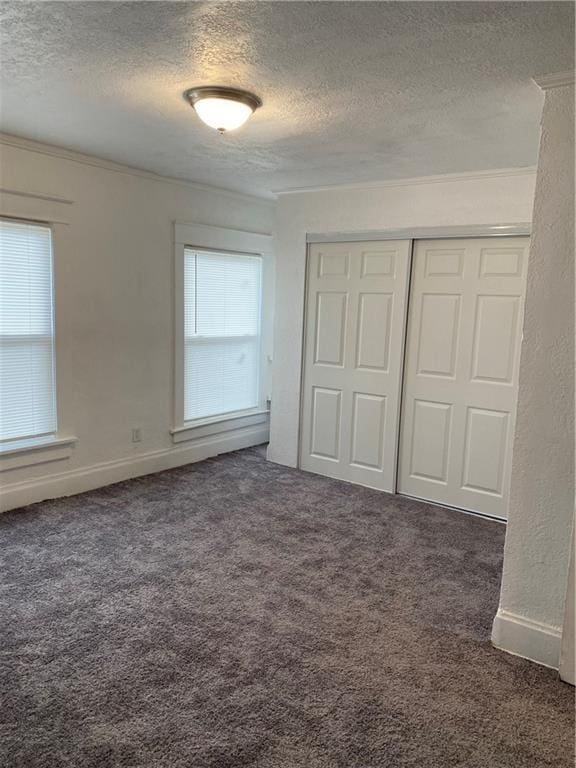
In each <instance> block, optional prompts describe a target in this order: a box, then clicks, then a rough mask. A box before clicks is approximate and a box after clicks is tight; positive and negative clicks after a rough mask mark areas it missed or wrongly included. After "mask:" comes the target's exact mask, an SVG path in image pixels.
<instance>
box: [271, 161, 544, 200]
mask: <svg viewBox="0 0 576 768" xmlns="http://www.w3.org/2000/svg"><path fill="white" fill-rule="evenodd" d="M535 175H536V166H532V165H530V166H525V167H524V168H497V169H495V170H492V171H469V172H466V173H443V174H438V175H436V176H413V177H409V178H404V179H389V180H387V181H365V182H355V183H351V184H325V185H322V186H317V187H294V188H291V189H282V190H280V189H275V190H273V192H274V194H275V195H278V197H281V196H282V195H294V194H302V193H305V192H338V191H340V190H342V191H346V190H353V189H357V190H370V189H385V188H387V187H412V186H416V185H419V184H445V183H450V182H457V181H481V180H482V179H500V178H508V177H514V176H535Z"/></svg>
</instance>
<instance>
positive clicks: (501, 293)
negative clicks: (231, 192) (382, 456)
mask: <svg viewBox="0 0 576 768" xmlns="http://www.w3.org/2000/svg"><path fill="white" fill-rule="evenodd" d="M527 261H528V238H527V237H506V238H498V239H495V238H478V239H469V240H468V239H467V240H422V241H418V242H415V243H414V255H413V266H412V281H411V295H410V311H409V318H408V336H407V347H406V365H405V373H404V392H403V405H402V410H403V413H402V427H401V430H402V431H401V444H400V465H399V483H398V490H399V491H400V492H401V493H405V494H408V495H410V496H417V497H420V498H423V499H429V500H431V501H437V502H440V503H442V504H447V505H450V506H455V507H460V508H462V509H469V510H473V511H477V512H483V513H486V514H490V515H494V516H497V517H502V518H504V517H506V510H507V502H508V486H509V480H510V464H511V454H512V440H513V435H514V421H515V413H516V399H517V390H518V366H519V358H520V341H521V336H522V317H523V303H524V301H523V299H524V291H525V283H526V268H527Z"/></svg>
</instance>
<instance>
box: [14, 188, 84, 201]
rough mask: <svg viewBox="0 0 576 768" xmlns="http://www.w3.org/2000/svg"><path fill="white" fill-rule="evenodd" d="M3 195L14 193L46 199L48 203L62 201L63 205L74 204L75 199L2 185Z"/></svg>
mask: <svg viewBox="0 0 576 768" xmlns="http://www.w3.org/2000/svg"><path fill="white" fill-rule="evenodd" d="M2 195H13V196H14V197H24V198H29V199H30V200H44V201H46V202H48V203H60V204H61V205H74V200H68V199H67V198H66V197H60V196H58V195H50V194H46V193H45V192H25V191H23V190H21V189H9V188H8V187H0V197H1V196H2Z"/></svg>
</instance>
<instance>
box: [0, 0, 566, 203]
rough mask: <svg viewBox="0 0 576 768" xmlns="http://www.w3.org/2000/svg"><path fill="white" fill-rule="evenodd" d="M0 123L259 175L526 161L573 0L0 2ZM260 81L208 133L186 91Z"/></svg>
mask: <svg viewBox="0 0 576 768" xmlns="http://www.w3.org/2000/svg"><path fill="white" fill-rule="evenodd" d="M1 19H2V24H1V29H2V31H1V35H2V37H1V38H0V43H1V47H0V60H1V64H2V75H1V80H0V88H1V91H2V122H1V125H2V130H4V131H5V132H9V133H14V134H18V135H21V136H25V137H28V138H33V139H37V140H40V141H45V142H50V143H53V144H59V145H62V146H65V147H69V148H71V149H77V150H80V151H83V152H86V153H91V154H94V155H98V156H101V157H105V158H108V159H111V160H116V161H119V162H122V163H126V164H130V165H134V166H136V167H139V168H144V169H147V170H151V171H154V172H157V173H160V174H164V175H169V176H175V177H180V178H185V179H188V180H193V181H199V182H204V183H209V184H214V185H217V186H223V187H228V188H234V189H239V190H241V191H248V192H254V193H268V192H269V191H270V190H271V189H272V190H276V189H279V190H281V189H286V188H291V187H302V186H315V185H322V184H338V183H345V182H364V181H374V180H384V179H393V178H401V177H402V178H406V177H411V176H424V175H431V174H440V173H450V172H459V171H474V170H483V169H494V168H503V167H521V166H529V165H533V164H534V163H535V162H536V156H537V149H538V135H539V117H540V111H541V107H542V95H541V93H540V91H539V89H538V88H537V87H536V86H535V85H534V83H532V82H531V80H530V78H531V77H532V76H533V75H538V74H542V73H547V72H557V71H563V70H568V69H571V68H572V66H573V63H574V52H573V46H574V41H573V33H574V23H573V22H574V8H573V4H572V3H568V2H526V3H507V2H486V3H481V2H474V3H469V2H446V3H445V2H434V3H426V2H424V3H422V2H399V3H388V2H336V3H333V2H295V3H290V2H284V3H282V2H242V3H233V2H208V3H205V2H202V3H194V2H173V3H169V2H148V3H146V2H143V3H116V2H90V3H86V2H73V3H70V2H43V3H29V2H4V3H2V8H1ZM202 84H223V85H231V86H238V87H243V88H248V89H250V90H254V91H255V92H256V93H257V94H258V95H260V96H261V97H262V98H263V100H264V106H263V108H262V109H261V110H259V111H258V112H257V113H256V114H255V115H254V117H253V118H252V119H251V121H250V122H249V123H248V124H247V125H246V126H245V127H244V129H243V130H241V131H240V132H238V133H237V134H231V135H229V136H225V137H221V136H218V135H217V134H216V133H215V132H214V131H212V130H211V129H209V128H207V127H206V126H204V125H203V124H201V123H200V122H199V120H198V119H197V118H196V117H195V115H194V113H193V112H192V110H191V108H190V107H189V105H188V104H187V103H186V102H185V101H184V99H183V98H182V92H183V91H184V90H185V89H186V88H188V87H190V86H194V85H202Z"/></svg>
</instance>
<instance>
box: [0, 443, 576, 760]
mask: <svg viewBox="0 0 576 768" xmlns="http://www.w3.org/2000/svg"><path fill="white" fill-rule="evenodd" d="M263 456H264V454H263V451H262V449H261V448H258V449H250V450H247V451H241V452H238V453H235V454H229V455H227V456H221V457H218V458H216V459H212V460H209V461H206V462H203V463H200V464H194V465H190V466H188V467H183V468H180V469H176V470H171V471H168V472H163V473H160V474H157V475H151V476H148V477H144V478H141V479H137V480H131V481H128V482H125V483H121V484H119V485H115V486H110V487H108V488H103V489H100V490H97V491H93V492H90V493H86V494H83V495H81V496H76V497H73V498H70V499H61V500H57V501H50V502H44V503H42V504H38V505H35V506H31V507H29V508H26V509H22V510H18V511H15V512H10V513H7V514H5V515H3V516H0V536H1V556H0V579H1V583H2V586H1V592H0V626H1V640H0V659H1V668H0V697H1V711H0V720H1V724H0V728H1V731H0V764H1V765H2V767H3V768H40V767H42V768H60V766H66V768H68V767H69V768H108V767H111V766H114V767H116V766H118V767H120V766H122V767H123V768H124V767H125V768H152V767H154V768H236V767H237V766H254V767H255V768H379V767H380V766H381V767H382V768H400V767H402V768H404V767H405V766H418V768H450V767H451V766H466V767H467V768H544V767H545V766H554V767H555V768H564V766H566V768H568V766H572V765H573V757H572V755H573V715H572V703H573V689H572V688H570V687H569V686H567V685H565V684H563V683H561V682H559V680H558V678H557V675H556V673H554V672H553V671H550V670H546V669H544V668H542V667H538V666H536V665H535V664H531V663H529V662H527V661H524V660H522V659H519V658H515V657H513V656H509V655H506V654H504V653H501V652H499V651H496V650H494V649H493V648H492V647H491V645H490V628H491V622H492V618H493V616H494V613H495V611H496V607H497V602H498V588H499V580H500V568H501V559H502V546H503V540H504V527H503V526H502V525H500V524H498V523H495V522H491V521H488V520H482V519H479V518H475V517H471V516H468V515H464V514H462V513H459V512H452V511H447V510H441V509H438V508H435V507H432V506H428V505H426V504H421V503H417V502H414V501H410V500H408V499H402V498H399V497H392V496H387V495H385V494H381V493H378V492H376V491H370V490H368V489H366V488H361V487H358V486H352V485H347V484H345V483H340V482H336V481H334V480H329V479H327V478H323V477H320V476H317V475H312V474H306V473H303V472H299V471H297V470H290V469H286V468H284V467H281V466H278V465H274V464H269V463H267V462H266V461H265V460H264V457H263Z"/></svg>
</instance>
